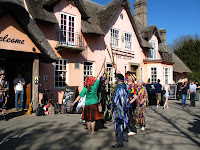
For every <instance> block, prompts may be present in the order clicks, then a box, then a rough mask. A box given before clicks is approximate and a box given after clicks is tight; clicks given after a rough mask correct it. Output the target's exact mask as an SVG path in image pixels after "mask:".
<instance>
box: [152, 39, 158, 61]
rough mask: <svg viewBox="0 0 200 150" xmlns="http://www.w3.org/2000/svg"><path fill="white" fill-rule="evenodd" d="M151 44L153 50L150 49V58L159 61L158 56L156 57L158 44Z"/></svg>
mask: <svg viewBox="0 0 200 150" xmlns="http://www.w3.org/2000/svg"><path fill="white" fill-rule="evenodd" d="M150 44H151V46H152V49H150V58H151V59H157V56H156V42H154V41H150Z"/></svg>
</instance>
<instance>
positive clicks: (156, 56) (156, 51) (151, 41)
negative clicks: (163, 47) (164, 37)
mask: <svg viewBox="0 0 200 150" xmlns="http://www.w3.org/2000/svg"><path fill="white" fill-rule="evenodd" d="M149 43H150V44H151V46H152V43H154V44H155V54H156V55H155V58H151V57H150V59H153V60H155V59H157V58H158V54H157V53H158V50H157V42H156V41H154V40H150V41H149ZM152 47H153V46H152ZM151 50H152V49H150V51H149V52H150V56H151Z"/></svg>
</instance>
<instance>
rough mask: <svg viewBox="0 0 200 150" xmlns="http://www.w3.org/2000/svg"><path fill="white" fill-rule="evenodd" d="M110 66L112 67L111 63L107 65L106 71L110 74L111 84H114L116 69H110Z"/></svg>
mask: <svg viewBox="0 0 200 150" xmlns="http://www.w3.org/2000/svg"><path fill="white" fill-rule="evenodd" d="M108 65H112V64H111V63H106V70H107V72H108V73H109V74H108V76H109V84H113V83H114V82H115V69H114V68H113V66H112V67H108Z"/></svg>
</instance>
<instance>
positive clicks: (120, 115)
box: [112, 83, 130, 128]
mask: <svg viewBox="0 0 200 150" xmlns="http://www.w3.org/2000/svg"><path fill="white" fill-rule="evenodd" d="M129 108H130V103H129V99H128V94H127V91H126V85H125V84H124V83H122V84H118V85H117V87H116V88H115V92H114V95H113V97H112V112H113V120H114V121H115V123H116V122H117V120H119V119H120V120H121V121H122V124H123V128H126V126H128V109H129Z"/></svg>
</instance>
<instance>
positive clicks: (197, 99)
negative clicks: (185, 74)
mask: <svg viewBox="0 0 200 150" xmlns="http://www.w3.org/2000/svg"><path fill="white" fill-rule="evenodd" d="M195 84H196V86H197V89H196V96H195V100H196V101H199V88H200V85H199V83H198V81H196V82H195Z"/></svg>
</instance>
